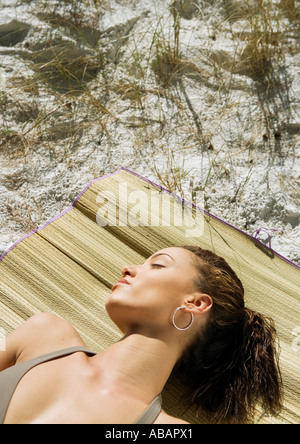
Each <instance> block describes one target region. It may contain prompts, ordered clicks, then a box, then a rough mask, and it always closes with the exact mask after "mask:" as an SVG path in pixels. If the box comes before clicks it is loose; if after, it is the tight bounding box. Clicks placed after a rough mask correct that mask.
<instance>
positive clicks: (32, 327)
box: [12, 313, 85, 362]
mask: <svg viewBox="0 0 300 444" xmlns="http://www.w3.org/2000/svg"><path fill="white" fill-rule="evenodd" d="M12 336H14V337H13V340H14V342H15V347H16V348H17V353H16V356H17V362H22V361H26V360H28V359H31V358H33V357H36V356H39V355H43V354H46V353H50V352H52V351H55V350H60V349H63V348H68V347H73V346H85V344H84V342H83V341H82V339H81V337H80V335H79V334H78V332H77V331H76V329H75V328H74V327H73V326H72V325H71V324H70V323H69V322H67V321H65V320H64V319H62V318H60V317H59V316H57V315H54V314H51V313H39V314H37V315H34V316H32V317H31V318H29V319H28V320H27V321H26V322H25V323H24V324H23V325H22V326H21V327H19V329H17V330H16V331H15V332H14V333H13V335H12Z"/></svg>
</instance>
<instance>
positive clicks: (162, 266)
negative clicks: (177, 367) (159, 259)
mask: <svg viewBox="0 0 300 444" xmlns="http://www.w3.org/2000/svg"><path fill="white" fill-rule="evenodd" d="M151 267H160V268H165V266H164V265H161V264H151Z"/></svg>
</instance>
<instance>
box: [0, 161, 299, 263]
mask: <svg viewBox="0 0 300 444" xmlns="http://www.w3.org/2000/svg"><path fill="white" fill-rule="evenodd" d="M120 171H127V172H129V173H131V174H133V175H134V176H137V177H139V178H140V179H142V180H143V181H145V182H148V183H149V184H150V185H153V186H154V187H156V188H160V190H164V191H165V192H167V193H169V194H170V195H171V196H173V197H176V198H177V199H180V200H181V201H183V202H187V203H189V204H190V205H192V206H193V207H194V208H197V209H198V210H200V211H202V212H203V213H204V214H206V215H208V216H209V217H212V218H213V219H216V220H218V221H219V222H222V223H223V224H225V225H228V226H229V227H231V228H233V229H234V230H237V231H238V232H239V233H242V234H243V235H245V236H247V237H249V238H250V239H251V240H252V241H253V242H255V243H256V244H258V245H259V246H261V247H262V248H263V249H264V250H266V251H268V252H270V253H271V254H274V255H276V256H278V257H280V258H281V259H283V260H284V261H285V262H288V263H289V264H290V265H293V266H294V267H296V268H298V269H299V270H300V266H299V265H297V264H295V263H294V262H292V261H290V260H289V259H287V258H286V257H284V256H282V255H281V254H279V253H277V252H276V251H275V250H273V249H272V248H271V247H270V246H269V247H267V246H266V245H265V244H264V243H263V242H261V241H260V240H259V239H257V238H256V237H254V236H252V235H250V234H248V233H246V232H245V231H243V230H241V229H240V228H237V227H235V226H234V225H231V224H230V223H228V222H226V221H224V220H222V219H220V218H219V217H217V216H215V215H213V214H211V213H209V212H208V211H206V210H203V209H202V208H199V207H198V206H197V205H195V204H193V203H191V202H188V201H187V200H186V199H184V198H181V197H179V196H177V195H176V194H174V193H172V192H171V191H169V190H167V189H166V188H164V187H162V186H161V185H158V184H157V183H155V182H152V181H151V180H149V179H147V178H146V177H143V176H142V175H140V174H139V173H136V172H135V171H132V170H130V169H129V168H126V167H120V168H119V169H118V170H117V171H115V172H114V173H110V174H106V175H105V176H103V177H99V178H96V179H93V180H92V181H91V182H90V183H89V184H88V185H87V186H86V187H85V188H84V189H83V191H81V193H79V194H78V196H77V197H76V199H75V200H74V202H73V204H72V206H70V207H69V208H67V209H66V210H64V211H63V212H62V213H61V214H59V215H58V216H56V217H54V218H52V219H51V220H49V221H48V222H47V223H46V224H44V225H43V226H42V227H40V228H37V229H35V230H33V231H31V232H30V233H28V234H26V235H25V236H23V237H22V238H21V239H19V240H18V241H17V242H15V243H14V244H13V245H12V246H11V247H10V248H9V249H8V250H7V251H5V252H4V253H3V254H2V256H1V257H0V262H1V261H2V259H3V258H4V257H5V256H6V255H7V254H8V253H9V252H10V251H11V250H12V249H13V248H15V246H16V245H18V244H19V243H20V242H22V241H23V240H24V239H26V238H27V237H29V236H31V235H32V234H34V233H36V232H38V231H41V230H43V229H44V228H45V227H47V226H48V225H49V224H51V223H52V222H54V221H55V220H57V219H59V218H61V217H62V216H63V215H64V214H66V213H67V212H69V211H71V210H72V209H73V208H74V207H75V205H76V203H77V202H78V200H79V199H80V198H81V196H82V195H83V194H84V193H85V192H86V190H87V189H88V188H90V186H91V185H92V184H93V183H94V182H97V181H98V180H103V179H106V178H107V177H110V176H114V175H115V174H118V173H119V172H120ZM257 231H258V230H256V231H255V232H254V233H257ZM254 233H253V234H254Z"/></svg>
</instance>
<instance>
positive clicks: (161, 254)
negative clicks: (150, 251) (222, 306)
mask: <svg viewBox="0 0 300 444" xmlns="http://www.w3.org/2000/svg"><path fill="white" fill-rule="evenodd" d="M158 256H168V257H170V258H171V259H172V261H173V262H175V260H174V259H173V258H172V256H170V255H169V254H168V253H155V254H154V255H153V256H151V259H155V258H156V257H158Z"/></svg>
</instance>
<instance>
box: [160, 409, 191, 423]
mask: <svg viewBox="0 0 300 444" xmlns="http://www.w3.org/2000/svg"><path fill="white" fill-rule="evenodd" d="M155 424H189V423H188V422H187V421H184V420H183V419H180V418H176V417H175V416H171V415H168V414H167V413H166V412H165V411H164V410H162V412H161V413H160V415H159V416H158V417H157V419H156V421H155Z"/></svg>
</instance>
